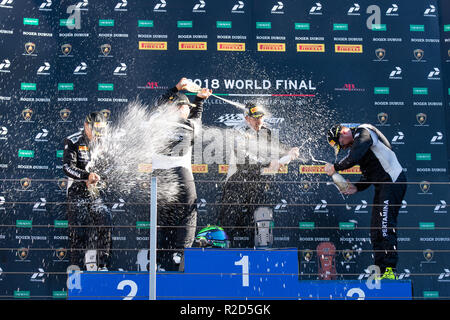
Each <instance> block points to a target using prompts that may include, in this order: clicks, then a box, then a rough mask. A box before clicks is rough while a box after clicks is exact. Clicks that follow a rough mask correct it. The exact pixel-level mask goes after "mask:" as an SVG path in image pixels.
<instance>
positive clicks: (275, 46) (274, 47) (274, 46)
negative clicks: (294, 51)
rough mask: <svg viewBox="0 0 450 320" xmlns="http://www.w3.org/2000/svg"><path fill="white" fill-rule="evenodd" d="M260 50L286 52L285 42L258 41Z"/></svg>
mask: <svg viewBox="0 0 450 320" xmlns="http://www.w3.org/2000/svg"><path fill="white" fill-rule="evenodd" d="M258 51H271V52H285V51H286V44H285V43H258Z"/></svg>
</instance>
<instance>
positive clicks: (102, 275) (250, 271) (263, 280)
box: [68, 248, 412, 300]
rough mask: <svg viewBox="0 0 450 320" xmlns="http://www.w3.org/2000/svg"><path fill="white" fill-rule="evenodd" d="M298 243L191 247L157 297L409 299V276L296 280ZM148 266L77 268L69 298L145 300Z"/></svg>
mask: <svg viewBox="0 0 450 320" xmlns="http://www.w3.org/2000/svg"><path fill="white" fill-rule="evenodd" d="M298 272H299V269H298V256H297V249H296V248H293V249H289V248H287V249H281V250H280V249H277V250H237V249H220V250H218V249H189V250H186V251H185V271H184V272H163V273H158V274H157V277H156V297H157V299H158V300H173V299H176V300H178V299H179V300H195V299H201V300H207V299H210V300H211V299H212V300H215V299H218V300H240V299H258V300H263V299H269V300H277V299H281V300H289V299H290V300H292V299H295V300H297V299H302V300H311V299H314V300H319V299H320V300H322V299H327V300H330V299H340V300H342V299H346V300H356V299H358V300H364V299H367V300H368V299H379V300H390V299H402V300H404V299H407V300H409V299H411V297H412V286H411V281H409V280H408V281H405V280H402V281H399V280H396V281H389V280H385V281H375V280H374V279H372V280H371V279H368V280H317V281H299V280H298ZM149 281H150V278H149V274H148V273H147V272H111V271H110V272H75V273H72V274H71V275H70V276H69V278H68V299H71V300H80V299H82V300H91V299H97V300H98V299H100V300H122V299H124V300H131V299H133V300H147V299H148V298H149Z"/></svg>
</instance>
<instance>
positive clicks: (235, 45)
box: [217, 42, 245, 51]
mask: <svg viewBox="0 0 450 320" xmlns="http://www.w3.org/2000/svg"><path fill="white" fill-rule="evenodd" d="M217 51H245V43H242V42H217Z"/></svg>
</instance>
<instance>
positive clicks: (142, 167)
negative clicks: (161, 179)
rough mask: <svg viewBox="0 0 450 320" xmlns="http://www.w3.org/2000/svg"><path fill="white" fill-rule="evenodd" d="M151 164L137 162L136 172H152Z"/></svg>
mask: <svg viewBox="0 0 450 320" xmlns="http://www.w3.org/2000/svg"><path fill="white" fill-rule="evenodd" d="M152 171H153V170H152V164H151V163H139V164H138V172H152Z"/></svg>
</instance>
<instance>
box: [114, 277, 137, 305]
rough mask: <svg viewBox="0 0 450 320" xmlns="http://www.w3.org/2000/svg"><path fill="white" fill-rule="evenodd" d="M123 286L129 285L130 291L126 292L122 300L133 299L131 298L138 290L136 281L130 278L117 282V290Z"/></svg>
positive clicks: (122, 288)
mask: <svg viewBox="0 0 450 320" xmlns="http://www.w3.org/2000/svg"><path fill="white" fill-rule="evenodd" d="M125 287H130V292H129V293H128V294H127V296H126V297H125V298H123V300H133V298H134V297H135V296H136V293H137V291H138V286H137V284H136V282H134V281H131V280H123V281H120V282H119V284H118V285H117V289H119V290H124V289H125Z"/></svg>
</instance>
